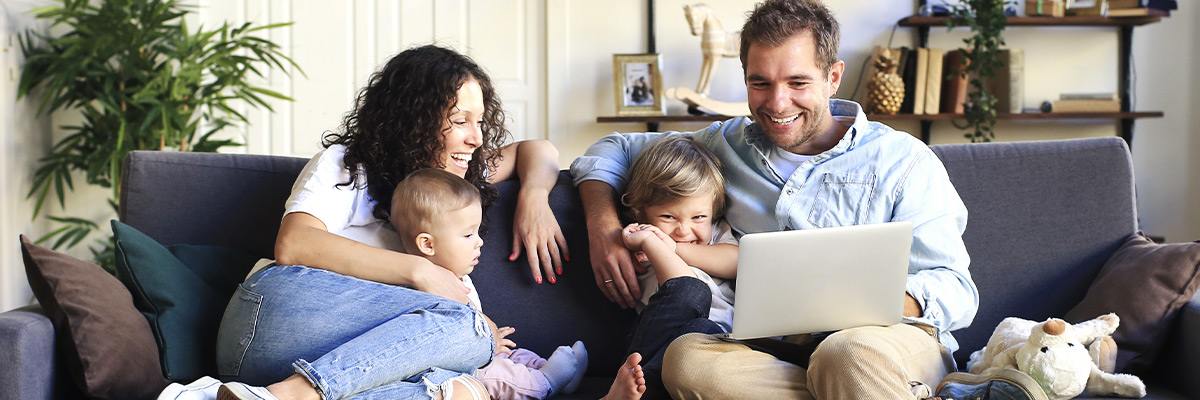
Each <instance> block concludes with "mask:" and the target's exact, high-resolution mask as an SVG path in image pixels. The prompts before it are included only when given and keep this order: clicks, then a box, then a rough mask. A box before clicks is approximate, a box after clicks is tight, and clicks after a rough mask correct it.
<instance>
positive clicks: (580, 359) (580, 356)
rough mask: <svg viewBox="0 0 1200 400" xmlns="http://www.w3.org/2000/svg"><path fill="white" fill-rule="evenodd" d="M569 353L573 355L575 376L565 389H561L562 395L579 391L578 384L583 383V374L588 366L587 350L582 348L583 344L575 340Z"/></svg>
mask: <svg viewBox="0 0 1200 400" xmlns="http://www.w3.org/2000/svg"><path fill="white" fill-rule="evenodd" d="M571 351H572V352H573V353H574V354H575V376H572V377H571V381H570V382H568V383H567V387H565V388H563V393H568V394H570V393H575V390H576V389H579V383H580V382H583V374H584V373H585V372H587V365H588V354H587V349H586V348H584V347H583V342H581V341H578V340H576V341H575V344H573V345H571Z"/></svg>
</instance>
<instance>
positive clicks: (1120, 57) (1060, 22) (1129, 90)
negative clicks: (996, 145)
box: [881, 1, 1163, 148]
mask: <svg viewBox="0 0 1200 400" xmlns="http://www.w3.org/2000/svg"><path fill="white" fill-rule="evenodd" d="M922 3H924V2H923V1H922ZM948 19H949V18H948V17H921V16H911V17H905V18H903V19H901V20H900V21H899V22H898V24H899V25H900V26H904V27H912V28H917V32H916V33H917V47H926V46H927V45H928V44H929V29H930V28H931V27H934V26H946V22H947V20H948ZM1161 19H1162V17H1156V16H1147V17H1121V18H1109V17H1077V16H1067V17H1042V16H1035V17H1009V18H1008V26H1010V27H1013V26H1021V27H1045V26H1060V27H1071V26H1076V27H1079V26H1084V27H1114V28H1116V29H1117V62H1118V63H1119V64H1118V66H1117V94H1118V95H1119V96H1120V98H1121V112H1117V113H1111V112H1103V113H1022V114H999V115H998V116H997V118H998V119H1002V120H1013V119H1037V120H1065V119H1111V120H1113V121H1115V122H1116V123H1117V124H1118V128H1117V133H1118V134H1119V135H1120V136H1121V138H1122V139H1125V143H1126V144H1128V145H1129V146H1130V148H1132V147H1133V122H1134V121H1135V120H1137V119H1139V118H1161V117H1162V116H1163V113H1162V111H1143V112H1134V111H1133V110H1132V104H1131V103H1130V99H1131V98H1132V97H1133V86H1132V85H1130V84H1129V77H1130V73H1131V71H1132V60H1131V59H1130V58H1131V56H1132V45H1133V28H1134V27H1137V26H1142V25H1146V24H1152V23H1155V22H1159V21H1160V20H1161ZM894 117H897V118H892V120H898V119H899V120H919V121H921V139H922V140H924V141H925V142H926V143H928V142H929V131H930V129H931V127H932V123H933V121H936V120H945V119H954V118H955V116H954V115H949V116H946V117H943V116H942V114H936V115H906V116H900V115H896V116H894ZM881 120H883V118H881Z"/></svg>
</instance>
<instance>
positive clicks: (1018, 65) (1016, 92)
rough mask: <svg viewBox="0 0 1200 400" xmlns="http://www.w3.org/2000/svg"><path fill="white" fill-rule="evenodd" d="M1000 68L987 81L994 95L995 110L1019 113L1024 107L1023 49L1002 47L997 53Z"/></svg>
mask: <svg viewBox="0 0 1200 400" xmlns="http://www.w3.org/2000/svg"><path fill="white" fill-rule="evenodd" d="M998 58H999V60H1000V68H997V69H996V75H995V76H994V77H993V78H992V80H991V82H990V83H989V88H990V89H991V90H990V91H991V93H992V96H995V97H996V104H995V105H994V106H993V107H995V109H996V111H997V112H1002V113H1012V114H1020V113H1021V111H1022V108H1024V107H1025V50H1022V49H1004V50H1001V51H1000V54H999V55H998Z"/></svg>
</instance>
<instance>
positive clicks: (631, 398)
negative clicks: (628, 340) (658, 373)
mask: <svg viewBox="0 0 1200 400" xmlns="http://www.w3.org/2000/svg"><path fill="white" fill-rule="evenodd" d="M641 362H642V355H641V354H638V353H633V354H630V355H629V357H626V358H625V363H624V364H621V369H620V370H617V379H616V380H614V381H613V384H612V387H611V388H609V389H608V394H607V395H605V396H604V397H602V398H601V400H637V399H640V398H642V394H643V393H646V375H645V373H643V372H642V366H641V365H638V363H641Z"/></svg>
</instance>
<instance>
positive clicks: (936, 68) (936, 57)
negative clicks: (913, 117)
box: [925, 49, 945, 114]
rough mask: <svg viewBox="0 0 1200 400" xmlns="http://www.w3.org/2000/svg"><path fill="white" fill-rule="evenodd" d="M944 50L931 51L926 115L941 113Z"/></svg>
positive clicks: (926, 78)
mask: <svg viewBox="0 0 1200 400" xmlns="http://www.w3.org/2000/svg"><path fill="white" fill-rule="evenodd" d="M942 57H945V51H943V50H942V49H929V71H926V75H925V85H926V86H925V114H937V113H940V112H941V105H942V104H941V101H942V77H943V75H942V63H943V61H942Z"/></svg>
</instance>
